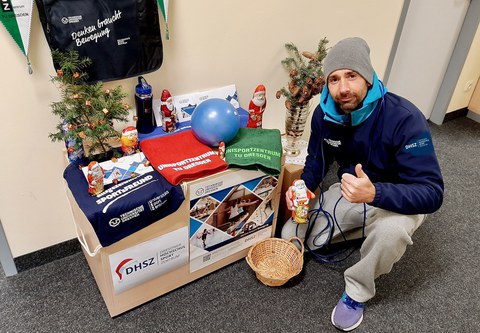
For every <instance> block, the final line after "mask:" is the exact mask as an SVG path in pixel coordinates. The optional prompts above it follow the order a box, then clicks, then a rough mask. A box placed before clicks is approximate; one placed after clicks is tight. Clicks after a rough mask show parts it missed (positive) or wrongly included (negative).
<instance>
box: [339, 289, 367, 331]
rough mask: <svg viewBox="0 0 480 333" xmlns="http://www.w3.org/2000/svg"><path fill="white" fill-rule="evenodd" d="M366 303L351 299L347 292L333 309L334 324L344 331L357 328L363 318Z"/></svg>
mask: <svg viewBox="0 0 480 333" xmlns="http://www.w3.org/2000/svg"><path fill="white" fill-rule="evenodd" d="M364 308H365V304H364V303H360V302H357V301H355V300H353V299H351V298H350V297H349V296H348V295H347V293H346V292H344V293H343V295H342V298H340V300H339V301H338V303H337V306H336V307H335V308H334V309H333V311H332V324H333V326H335V327H336V328H338V329H339V330H342V331H344V332H348V331H351V330H353V329H355V328H357V327H358V326H359V325H360V324H361V322H362V320H363V309H364Z"/></svg>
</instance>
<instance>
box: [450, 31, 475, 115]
mask: <svg viewBox="0 0 480 333" xmlns="http://www.w3.org/2000/svg"><path fill="white" fill-rule="evenodd" d="M479 77H480V26H479V27H478V29H477V32H476V33H475V38H474V39H473V41H472V45H471V47H470V50H469V52H468V56H467V59H465V64H464V65H463V68H462V72H461V73H460V77H459V78H458V82H457V85H456V87H455V90H454V91H453V95H452V99H451V100H450V104H449V105H448V108H447V113H448V112H452V111H457V110H460V109H463V108H465V107H467V105H468V103H469V101H470V99H471V98H472V95H473V91H474V90H475V86H476V85H477V81H478V79H479Z"/></svg>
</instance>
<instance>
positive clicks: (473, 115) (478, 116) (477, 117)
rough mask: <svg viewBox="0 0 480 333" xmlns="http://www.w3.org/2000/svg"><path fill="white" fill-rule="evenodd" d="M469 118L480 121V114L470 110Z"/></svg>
mask: <svg viewBox="0 0 480 333" xmlns="http://www.w3.org/2000/svg"><path fill="white" fill-rule="evenodd" d="M467 118H470V119H472V120H474V121H476V122H477V123H480V114H478V113H475V112H472V111H468V114H467Z"/></svg>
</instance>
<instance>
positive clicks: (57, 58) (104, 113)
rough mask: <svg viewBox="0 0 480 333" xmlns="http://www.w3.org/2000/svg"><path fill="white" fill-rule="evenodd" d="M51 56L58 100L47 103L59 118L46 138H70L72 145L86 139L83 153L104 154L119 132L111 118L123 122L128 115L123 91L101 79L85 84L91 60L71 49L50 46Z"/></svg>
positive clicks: (59, 139)
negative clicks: (87, 147)
mask: <svg viewBox="0 0 480 333" xmlns="http://www.w3.org/2000/svg"><path fill="white" fill-rule="evenodd" d="M52 57H53V61H54V63H55V64H56V68H57V75H56V76H53V77H52V78H51V81H52V82H53V83H54V84H56V85H57V86H58V89H59V90H60V92H61V100H60V101H58V102H53V103H52V104H51V108H52V113H53V114H54V115H56V116H58V117H59V118H60V121H59V123H58V124H57V126H56V132H54V133H50V134H49V138H50V139H51V140H52V141H64V140H68V139H70V140H74V141H75V142H76V147H75V148H76V149H79V148H80V147H81V146H82V144H84V143H88V145H89V149H88V150H87V154H88V156H87V157H90V156H91V155H92V154H94V153H98V152H100V154H101V155H107V153H108V152H109V151H111V150H112V146H111V145H110V143H109V142H111V140H112V139H119V138H120V136H121V133H119V132H118V131H117V130H115V129H114V127H113V124H114V121H120V122H126V121H127V117H128V115H129V112H128V110H129V109H130V107H129V106H128V105H127V104H125V103H124V102H123V99H124V98H125V97H127V94H126V93H124V92H123V89H122V87H121V86H117V87H116V88H112V89H105V88H104V86H103V83H102V82H96V83H93V84H87V83H86V82H87V79H88V74H87V73H86V72H85V70H86V69H87V68H88V66H90V65H91V63H92V62H91V60H90V59H89V58H81V57H80V56H79V55H78V52H76V51H74V50H68V51H66V52H61V51H58V50H54V51H52Z"/></svg>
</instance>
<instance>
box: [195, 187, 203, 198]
mask: <svg viewBox="0 0 480 333" xmlns="http://www.w3.org/2000/svg"><path fill="white" fill-rule="evenodd" d="M203 193H205V190H204V189H203V187H202V188H199V189H198V190H197V191H196V192H195V194H196V195H198V196H201V195H202V194H203Z"/></svg>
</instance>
